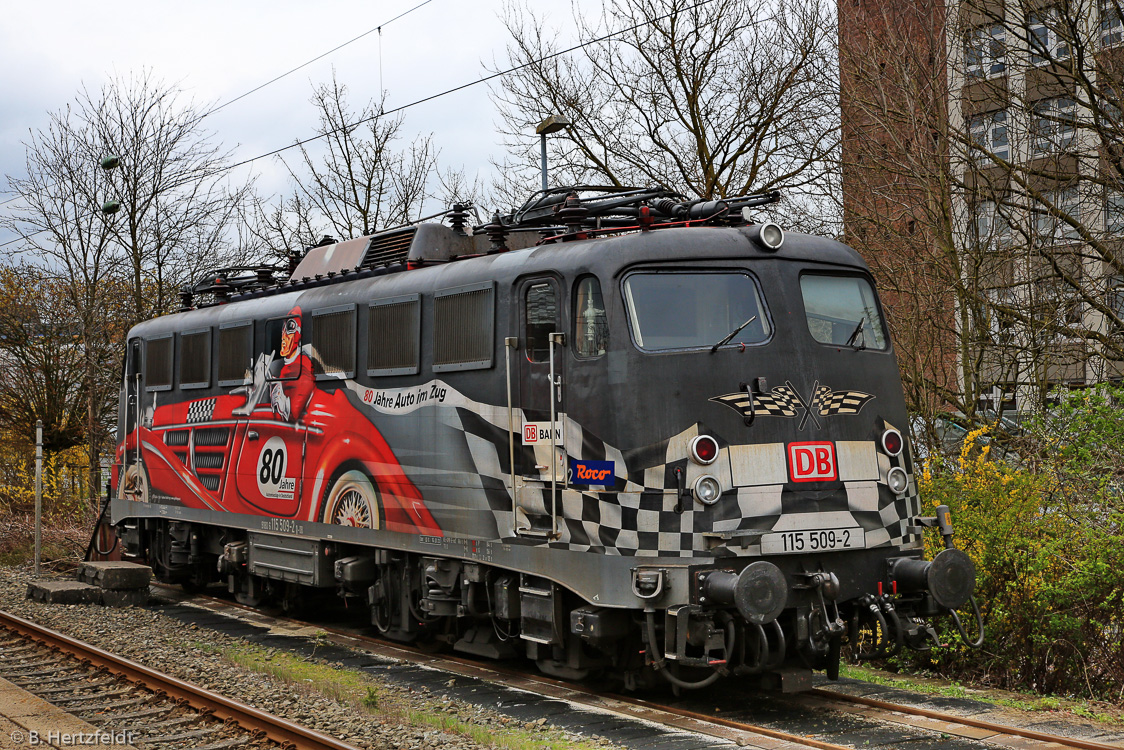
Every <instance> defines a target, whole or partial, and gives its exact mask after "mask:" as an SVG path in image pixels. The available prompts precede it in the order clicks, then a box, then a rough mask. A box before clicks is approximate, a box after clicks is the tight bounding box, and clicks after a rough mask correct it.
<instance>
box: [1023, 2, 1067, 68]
mask: <svg viewBox="0 0 1124 750" xmlns="http://www.w3.org/2000/svg"><path fill="white" fill-rule="evenodd" d="M1062 23H1063V19H1062V18H1061V16H1060V14H1059V13H1058V11H1057V9H1056V8H1048V9H1045V10H1039V11H1036V12H1034V13H1029V14H1027V17H1026V26H1027V42H1028V43H1029V44H1030V64H1031V65H1045V64H1046V63H1049V62H1054V61H1056V60H1065V59H1068V58H1069V43H1068V42H1066V41H1065V40H1064V39H1062V38H1061V36H1060V35H1059V34H1058V28H1059V27H1060V26H1061V24H1062Z"/></svg>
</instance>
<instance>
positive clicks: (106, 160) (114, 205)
mask: <svg viewBox="0 0 1124 750" xmlns="http://www.w3.org/2000/svg"><path fill="white" fill-rule="evenodd" d="M120 163H121V157H120V156H103V157H102V159H101V161H99V162H98V166H100V167H101V168H102V169H104V170H105V171H106V172H109V171H112V170H114V169H116V168H117V166H118V165H119V164H120ZM120 210H121V201H119V200H108V201H106V202H105V203H103V204H101V212H102V213H103V214H105V215H106V216H109V215H110V214H115V213H117V212H118V211H120Z"/></svg>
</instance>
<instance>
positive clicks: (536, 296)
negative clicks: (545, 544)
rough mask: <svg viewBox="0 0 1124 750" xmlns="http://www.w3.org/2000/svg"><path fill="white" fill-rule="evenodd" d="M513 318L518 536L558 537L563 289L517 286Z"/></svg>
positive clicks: (551, 281)
mask: <svg viewBox="0 0 1124 750" xmlns="http://www.w3.org/2000/svg"><path fill="white" fill-rule="evenodd" d="M515 299H516V304H517V305H518V307H519V310H518V315H517V316H516V317H515V319H516V320H517V321H518V324H519V326H520V330H519V332H518V333H519V336H518V338H519V343H520V346H519V348H518V350H517V352H516V360H517V361H518V363H519V364H518V367H517V373H518V386H519V387H518V391H519V397H518V403H517V404H516V406H517V409H516V413H521V414H522V420H521V424H520V425H518V426H519V427H520V428H521V429H520V432H519V434H518V435H517V436H516V437H515V439H516V447H517V448H519V450H517V451H516V474H517V477H516V485H517V486H516V507H515V530H516V532H517V533H522V534H528V535H539V536H556V535H557V533H558V522H559V517H560V515H561V513H562V501H561V492H562V490H563V489H564V488H565V487H566V486H567V472H566V448H565V443H566V434H565V432H566V431H565V427H564V425H565V399H564V395H563V394H564V386H565V372H564V369H565V368H564V362H565V358H564V357H563V354H564V351H565V349H564V347H565V335H564V334H563V331H564V330H565V329H564V328H563V327H562V300H563V299H564V289H563V286H562V283H561V281H560V280H558V279H557V278H554V277H541V278H533V279H527V280H524V281H522V282H521V283H520V284H519V285H518V287H517V294H516V297H515Z"/></svg>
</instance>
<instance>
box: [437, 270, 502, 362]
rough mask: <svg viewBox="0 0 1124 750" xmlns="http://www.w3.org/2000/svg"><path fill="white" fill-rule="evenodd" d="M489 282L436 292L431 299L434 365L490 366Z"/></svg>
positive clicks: (491, 304)
mask: <svg viewBox="0 0 1124 750" xmlns="http://www.w3.org/2000/svg"><path fill="white" fill-rule="evenodd" d="M492 298H493V292H492V285H491V284H490V283H489V284H488V285H487V286H484V287H481V286H476V287H475V288H470V289H466V290H465V291H460V290H449V291H446V292H439V293H438V296H435V297H434V300H433V369H434V371H435V372H441V371H443V370H469V369H474V368H481V367H491V366H492V332H493V328H494V326H493V320H492V312H493V302H492Z"/></svg>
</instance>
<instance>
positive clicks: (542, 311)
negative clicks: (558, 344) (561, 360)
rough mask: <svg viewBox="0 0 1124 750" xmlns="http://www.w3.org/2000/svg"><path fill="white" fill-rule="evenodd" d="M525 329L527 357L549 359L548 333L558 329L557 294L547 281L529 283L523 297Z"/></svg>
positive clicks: (534, 360) (539, 359) (532, 359)
mask: <svg viewBox="0 0 1124 750" xmlns="http://www.w3.org/2000/svg"><path fill="white" fill-rule="evenodd" d="M523 304H524V319H525V320H526V325H527V329H526V331H525V332H524V333H525V334H526V338H527V359H529V360H531V361H532V362H546V361H548V360H549V359H550V334H552V333H555V332H557V331H558V295H557V294H556V293H555V291H554V285H553V284H551V283H549V282H543V283H540V284H531V285H530V286H529V287H527V293H526V295H525V296H524V299H523Z"/></svg>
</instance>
